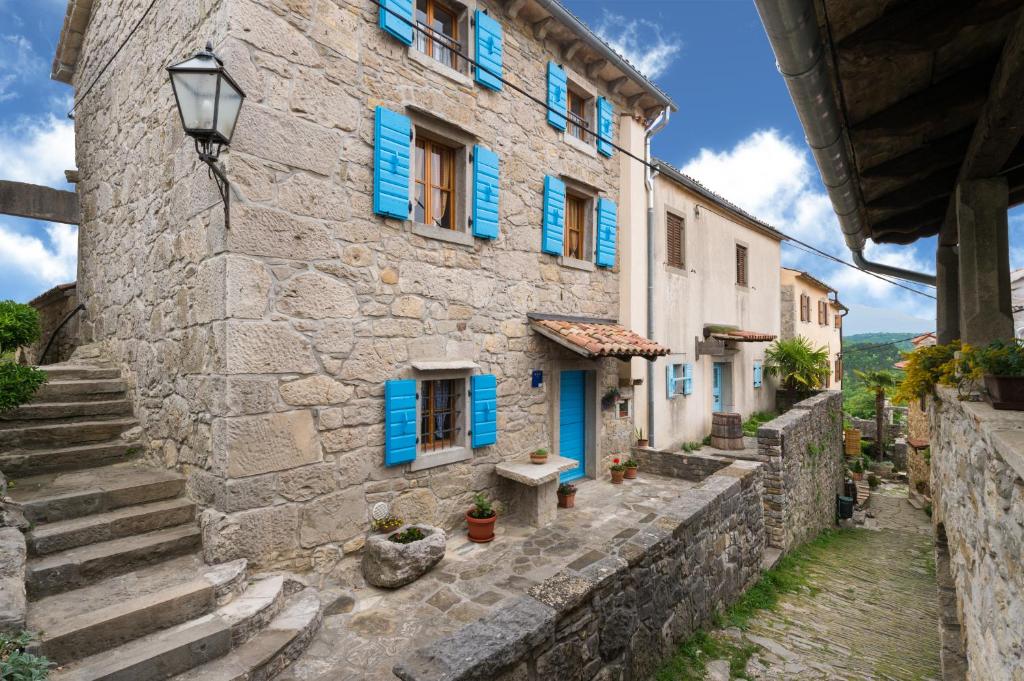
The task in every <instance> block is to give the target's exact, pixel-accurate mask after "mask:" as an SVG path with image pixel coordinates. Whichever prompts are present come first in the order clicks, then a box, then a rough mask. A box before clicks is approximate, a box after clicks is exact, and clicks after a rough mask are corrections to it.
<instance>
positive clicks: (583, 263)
mask: <svg viewBox="0 0 1024 681" xmlns="http://www.w3.org/2000/svg"><path fill="white" fill-rule="evenodd" d="M558 264H559V265H561V266H562V267H570V268H572V269H574V270H582V271H584V272H593V271H594V270H595V269H596V266H595V265H594V263H592V262H590V261H589V260H579V259H577V258H569V257H565V256H562V257H560V258H559V259H558Z"/></svg>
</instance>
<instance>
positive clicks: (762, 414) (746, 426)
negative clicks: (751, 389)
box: [743, 411, 778, 437]
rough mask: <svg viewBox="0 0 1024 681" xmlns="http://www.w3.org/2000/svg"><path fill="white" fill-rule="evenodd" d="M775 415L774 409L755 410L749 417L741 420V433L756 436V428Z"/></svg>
mask: <svg viewBox="0 0 1024 681" xmlns="http://www.w3.org/2000/svg"><path fill="white" fill-rule="evenodd" d="M777 416H778V414H776V413H775V412H774V411H755V412H754V413H753V414H751V415H750V418H748V419H747V420H746V421H744V422H743V434H744V435H747V436H750V437H757V429H758V428H760V427H761V426H762V425H764V424H765V423H768V422H769V421H771V420H772V419H774V418H776V417H777Z"/></svg>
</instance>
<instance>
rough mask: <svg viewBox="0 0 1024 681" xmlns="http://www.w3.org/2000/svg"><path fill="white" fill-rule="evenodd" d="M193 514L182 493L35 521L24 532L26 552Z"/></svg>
mask: <svg viewBox="0 0 1024 681" xmlns="http://www.w3.org/2000/svg"><path fill="white" fill-rule="evenodd" d="M195 516H196V505H195V504H194V503H193V502H192V501H190V500H189V499H186V498H185V497H178V498H176V499H167V500H163V501H154V502H151V503H148V504H138V505H136V506H125V507H124V508H119V509H116V510H113V511H108V512H106V513H97V514H93V515H87V516H83V517H81V518H69V519H67V520H60V521H58V522H55V523H46V524H45V525H39V526H38V527H36V528H34V529H32V530H31V531H29V532H28V533H27V534H26V535H25V541H26V543H27V544H28V550H29V554H30V555H32V556H42V555H46V554H48V553H56V552H57V551H66V550H68V549H73V548H75V547H78V546H86V545H88V544H95V543H98V542H104V541H110V540H111V539H120V538H121V537H129V536H131V535H133V534H143V533H146V532H153V531H154V530H160V529H163V528H165V527H174V526H175V525H184V524H185V523H190V522H192V521H193V520H195Z"/></svg>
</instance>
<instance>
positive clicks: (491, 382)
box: [469, 374, 498, 448]
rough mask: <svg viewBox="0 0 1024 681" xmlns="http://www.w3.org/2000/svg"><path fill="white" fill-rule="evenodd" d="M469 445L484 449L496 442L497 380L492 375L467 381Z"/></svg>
mask: <svg viewBox="0 0 1024 681" xmlns="http://www.w3.org/2000/svg"><path fill="white" fill-rule="evenodd" d="M469 396H470V403H471V404H472V407H471V410H470V414H471V417H472V418H471V421H470V429H471V431H472V432H471V438H472V440H471V445H472V446H473V447H474V448H476V447H484V446H486V445H493V444H494V443H495V442H497V441H498V380H497V378H495V376H494V374H480V375H478V376H471V377H470V379H469Z"/></svg>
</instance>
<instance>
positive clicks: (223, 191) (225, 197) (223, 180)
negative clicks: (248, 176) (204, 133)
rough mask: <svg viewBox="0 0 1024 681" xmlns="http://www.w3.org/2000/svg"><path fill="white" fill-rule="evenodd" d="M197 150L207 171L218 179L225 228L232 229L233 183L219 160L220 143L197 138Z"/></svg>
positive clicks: (213, 177)
mask: <svg viewBox="0 0 1024 681" xmlns="http://www.w3.org/2000/svg"><path fill="white" fill-rule="evenodd" d="M214 147H216V148H214ZM196 151H197V152H198V153H199V160H200V161H202V162H203V163H205V164H206V166H207V173H208V174H209V175H210V177H211V178H212V179H214V180H216V181H217V190H218V191H219V192H220V198H221V201H223V202H224V229H231V183H230V182H228V176H227V174H225V172H224V166H222V165H221V164H220V163H219V162H218V161H217V157H218V156H220V144H216V145H214V144H213V143H211V142H210V141H209V140H202V141H200V140H196Z"/></svg>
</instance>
